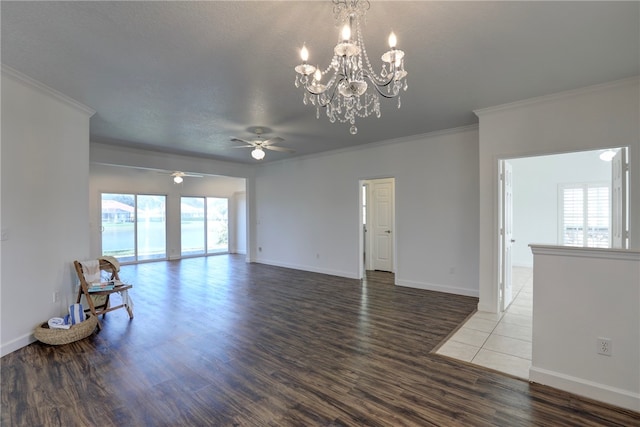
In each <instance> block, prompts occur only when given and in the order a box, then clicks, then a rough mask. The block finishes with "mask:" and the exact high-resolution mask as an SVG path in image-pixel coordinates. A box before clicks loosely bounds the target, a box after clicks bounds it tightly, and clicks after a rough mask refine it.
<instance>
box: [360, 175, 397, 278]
mask: <svg viewBox="0 0 640 427" xmlns="http://www.w3.org/2000/svg"><path fill="white" fill-rule="evenodd" d="M359 188H360V191H359V197H360V204H359V205H360V215H359V225H360V254H361V255H362V256H360V257H359V259H360V260H361V262H360V277H361V278H363V277H364V275H365V271H367V270H369V271H371V270H378V271H386V272H391V273H395V247H396V241H395V237H394V235H395V234H394V230H395V178H379V179H367V180H361V181H360V182H359Z"/></svg>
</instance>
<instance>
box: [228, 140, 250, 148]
mask: <svg viewBox="0 0 640 427" xmlns="http://www.w3.org/2000/svg"><path fill="white" fill-rule="evenodd" d="M231 141H233V142H240V143H242V144H249V146H250V147H253V145H254V144H253V143H252V142H250V141H246V140H244V139H240V138H231Z"/></svg>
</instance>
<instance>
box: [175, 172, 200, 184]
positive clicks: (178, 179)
mask: <svg viewBox="0 0 640 427" xmlns="http://www.w3.org/2000/svg"><path fill="white" fill-rule="evenodd" d="M169 175H170V176H172V177H173V182H174V184H181V183H182V181H184V177H185V176H188V177H190V178H202V175H197V174H195V173H188V172H181V171H174V172H171V173H169Z"/></svg>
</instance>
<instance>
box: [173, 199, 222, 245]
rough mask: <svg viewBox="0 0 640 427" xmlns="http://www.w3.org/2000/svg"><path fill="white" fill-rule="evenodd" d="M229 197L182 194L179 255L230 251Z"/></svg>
mask: <svg viewBox="0 0 640 427" xmlns="http://www.w3.org/2000/svg"><path fill="white" fill-rule="evenodd" d="M228 206H229V201H228V199H226V198H216V197H182V198H181V202H180V232H181V239H182V240H181V246H182V251H181V254H182V256H194V255H204V254H213V253H225V252H229V220H228Z"/></svg>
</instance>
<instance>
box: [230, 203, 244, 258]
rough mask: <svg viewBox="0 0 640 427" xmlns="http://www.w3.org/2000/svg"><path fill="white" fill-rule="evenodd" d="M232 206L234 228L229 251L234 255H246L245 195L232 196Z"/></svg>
mask: <svg viewBox="0 0 640 427" xmlns="http://www.w3.org/2000/svg"><path fill="white" fill-rule="evenodd" d="M233 205H234V206H235V218H236V227H235V228H234V230H233V231H234V233H235V238H234V239H233V243H234V245H233V246H231V248H230V251H231V252H232V253H236V254H246V253H247V193H246V192H244V191H242V192H236V193H235V194H234V195H233Z"/></svg>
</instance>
